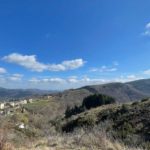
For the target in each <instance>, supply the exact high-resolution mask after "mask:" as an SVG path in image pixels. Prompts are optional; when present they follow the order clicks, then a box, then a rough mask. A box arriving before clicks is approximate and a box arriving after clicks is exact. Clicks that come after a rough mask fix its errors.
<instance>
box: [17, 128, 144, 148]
mask: <svg viewBox="0 0 150 150" xmlns="http://www.w3.org/2000/svg"><path fill="white" fill-rule="evenodd" d="M27 145H28V147H26V148H18V150H27V149H31V150H143V149H140V148H136V147H135V148H133V147H131V148H129V147H127V146H125V145H124V144H123V143H122V142H119V141H117V140H116V139H113V138H112V137H110V135H108V134H106V132H105V131H104V130H102V128H101V129H100V128H98V127H95V128H93V129H86V128H85V129H78V130H76V131H75V132H73V133H71V134H57V135H53V136H49V137H48V138H47V139H43V140H41V141H37V142H34V143H27Z"/></svg>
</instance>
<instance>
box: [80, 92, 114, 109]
mask: <svg viewBox="0 0 150 150" xmlns="http://www.w3.org/2000/svg"><path fill="white" fill-rule="evenodd" d="M113 103H115V99H114V98H113V97H110V96H106V95H103V94H94V95H90V96H88V97H86V98H84V100H83V102H82V107H85V108H86V109H90V108H94V107H98V106H101V105H107V104H113Z"/></svg>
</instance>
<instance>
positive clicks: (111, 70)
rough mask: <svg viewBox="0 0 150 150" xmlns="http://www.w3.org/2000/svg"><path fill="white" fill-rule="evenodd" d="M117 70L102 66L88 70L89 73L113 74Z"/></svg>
mask: <svg viewBox="0 0 150 150" xmlns="http://www.w3.org/2000/svg"><path fill="white" fill-rule="evenodd" d="M117 70H118V69H117V68H116V67H107V66H102V67H100V68H92V69H90V71H91V72H114V71H117Z"/></svg>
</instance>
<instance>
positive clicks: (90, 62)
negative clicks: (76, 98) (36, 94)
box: [0, 0, 150, 90]
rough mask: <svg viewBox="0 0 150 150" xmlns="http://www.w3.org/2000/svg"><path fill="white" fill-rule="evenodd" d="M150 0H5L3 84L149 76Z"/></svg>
mask: <svg viewBox="0 0 150 150" xmlns="http://www.w3.org/2000/svg"><path fill="white" fill-rule="evenodd" d="M149 6H150V1H149V0H138V1H137V0H121V1H120V0H25V1H23V0H22V1H21V0H13V1H12V0H0V87H5V88H38V89H48V90H64V89H69V88H78V87H81V86H84V85H92V84H104V83H108V82H128V81H133V80H138V79H144V78H150V59H149V58H150V9H149Z"/></svg>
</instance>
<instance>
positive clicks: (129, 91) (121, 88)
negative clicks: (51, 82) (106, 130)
mask: <svg viewBox="0 0 150 150" xmlns="http://www.w3.org/2000/svg"><path fill="white" fill-rule="evenodd" d="M96 93H99V94H105V95H109V96H112V97H114V98H115V99H116V100H117V101H118V102H129V101H136V100H141V99H143V98H147V97H149V96H150V79H146V80H138V81H133V82H128V83H109V84H103V85H90V86H85V87H82V88H78V89H71V90H66V91H64V92H62V93H60V94H59V95H57V98H58V99H59V100H62V101H67V102H81V101H82V100H83V99H84V98H85V97H87V96H89V95H91V94H96Z"/></svg>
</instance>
